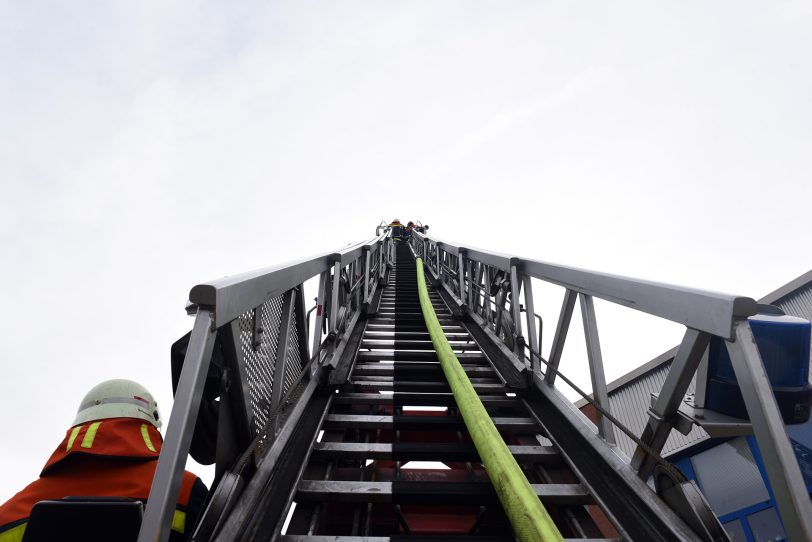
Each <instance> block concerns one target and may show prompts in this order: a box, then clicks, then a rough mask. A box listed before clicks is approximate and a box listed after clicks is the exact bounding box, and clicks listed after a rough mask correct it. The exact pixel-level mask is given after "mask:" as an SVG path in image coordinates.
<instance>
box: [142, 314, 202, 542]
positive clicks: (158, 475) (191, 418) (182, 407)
mask: <svg viewBox="0 0 812 542" xmlns="http://www.w3.org/2000/svg"><path fill="white" fill-rule="evenodd" d="M213 323H214V321H213V319H212V313H211V312H209V311H207V310H199V311H198V313H197V316H196V317H195V324H194V328H193V329H192V336H191V338H190V339H189V347H188V348H187V349H186V357H185V359H184V362H183V369H182V370H181V375H180V380H179V381H178V389H177V391H176V393H175V401H174V403H173V404H172V412H171V414H170V416H169V422H168V424H167V429H166V438H165V439H164V443H163V447H162V448H161V454H160V456H159V458H158V465H157V467H156V468H155V475H154V476H153V479H152V486H151V487H150V491H149V497H148V499H147V508H146V511H145V512H144V519H143V521H142V523H141V529H140V530H139V532H138V542H154V541H156V540H160V541H161V542H164V541H166V540H168V539H169V530H170V528H171V526H172V517H173V515H174V510H175V506H176V503H177V500H178V494H179V493H180V484H181V478H182V476H183V470H184V467H185V466H186V456H187V455H188V454H189V446H190V445H191V442H192V432H193V431H194V427H195V419H196V418H197V411H198V408H199V407H200V399H201V397H202V396H203V386H204V384H205V383H206V374H207V373H208V369H209V363H210V362H211V355H212V350H213V348H214V339H215V336H216V334H217V331H216V329H214V326H213Z"/></svg>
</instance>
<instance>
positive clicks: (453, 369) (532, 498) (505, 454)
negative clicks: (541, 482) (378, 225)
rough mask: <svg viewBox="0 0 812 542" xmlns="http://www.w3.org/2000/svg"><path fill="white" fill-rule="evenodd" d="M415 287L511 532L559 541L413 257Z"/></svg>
mask: <svg viewBox="0 0 812 542" xmlns="http://www.w3.org/2000/svg"><path fill="white" fill-rule="evenodd" d="M417 289H418V293H419V295H420V308H421V309H422V311H423V318H424V319H425V320H426V327H427V328H428V330H429V335H430V336H431V342H432V344H433V345H434V350H435V351H436V352H437V358H438V359H439V360H440V365H441V366H442V368H443V373H444V374H445V377H446V380H448V384H449V386H450V387H451V391H452V393H453V394H454V400H455V401H456V402H457V407H458V408H459V410H460V413H462V418H463V420H464V421H465V426H466V427H467V428H468V433H470V435H471V439H472V440H473V441H474V446H475V447H476V450H477V452H478V453H479V457H480V458H481V459H482V463H483V464H484V465H485V470H486V471H487V473H488V477H489V478H490V480H491V483H492V484H493V487H494V488H495V489H496V494H497V495H498V496H499V500H500V501H501V502H502V507H503V508H504V509H505V513H506V514H507V517H508V519H509V520H510V524H511V525H512V526H513V531H514V533H515V534H516V536H517V537H518V538H519V540H521V541H522V542H553V541H556V542H557V541H561V542H563V540H564V538H563V537H562V536H561V533H560V532H559V531H558V528H557V527H556V526H555V523H553V520H552V518H550V515H549V514H548V513H547V510H545V508H544V506H543V505H542V504H541V501H540V500H539V498H538V495H536V492H535V491H534V490H533V488H532V487H531V486H530V482H528V481H527V478H525V476H524V473H523V472H522V469H521V468H520V467H519V464H518V463H516V459H515V458H514V457H513V455H512V454H511V453H510V450H509V449H508V447H507V445H506V444H505V441H503V440H502V436H501V435H500V434H499V431H497V429H496V426H495V425H494V424H493V421H492V420H491V417H490V415H489V414H488V411H487V410H485V407H484V406H483V405H482V401H480V400H479V396H478V395H477V393H476V391H475V390H474V387H473V386H472V385H471V381H470V380H468V375H466V374H465V370H463V368H462V365H460V362H459V360H458V359H457V356H455V355H454V351H453V350H452V349H451V345H450V344H448V339H446V336H445V333H443V328H442V326H441V325H440V322H439V320H437V315H436V314H435V313H434V308H433V307H432V305H431V301H430V300H429V293H428V290H427V288H426V277H425V275H424V274H423V260H422V259H421V258H417Z"/></svg>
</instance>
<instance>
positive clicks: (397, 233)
mask: <svg viewBox="0 0 812 542" xmlns="http://www.w3.org/2000/svg"><path fill="white" fill-rule="evenodd" d="M389 229H390V230H392V239H393V240H394V241H395V242H398V241H400V240H401V238H402V237H403V224H401V223H400V220H398V219H397V218H396V219H395V220H393V221H392V223H391V224H389Z"/></svg>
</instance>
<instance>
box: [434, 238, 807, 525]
mask: <svg viewBox="0 0 812 542" xmlns="http://www.w3.org/2000/svg"><path fill="white" fill-rule="evenodd" d="M421 239H422V240H423V241H424V242H428V243H429V244H430V245H431V244H432V242H433V243H434V244H436V245H437V246H438V247H441V248H442V249H443V250H445V251H446V252H448V253H450V254H453V253H456V254H460V253H463V254H465V256H466V257H467V258H470V259H472V260H474V261H477V262H479V263H480V264H481V263H489V264H491V265H493V266H494V267H497V268H501V269H503V270H504V271H506V272H510V271H513V272H512V273H511V280H510V282H511V285H510V288H511V297H512V299H513V300H518V294H519V292H520V289H519V284H518V277H517V274H516V273H517V271H518V272H519V273H522V274H523V277H522V278H525V277H527V280H528V281H529V280H530V278H536V279H538V280H541V281H544V282H547V283H551V284H556V285H559V286H562V287H564V288H565V289H566V290H565V296H564V302H563V304H562V308H561V311H560V313H559V323H558V327H557V330H556V333H555V338H554V341H553V345H552V348H551V354H550V364H549V365H548V368H547V371H546V372H545V374H544V375H543V380H541V377H540V375H538V373H535V372H534V374H536V377H535V380H536V385H537V386H540V387H539V389H540V390H541V389H543V388H542V387H541V386H552V385H553V384H554V383H555V378H556V374H557V372H558V368H559V364H560V357H561V352H562V350H563V345H564V341H565V339H566V335H567V330H568V328H569V323H570V320H571V317H572V310H573V308H574V303H575V300H576V298H577V297H581V300H582V317H583V319H584V326H585V339H586V341H587V352H588V355H589V358H590V377H591V379H592V382H593V387H594V388H596V389H595V390H594V392H593V395H595V396H596V399H597V400H598V403H599V404H602V403H604V402H605V401H607V400H608V397H607V396H606V393H605V381H604V379H603V374H602V373H603V371H602V360H601V359H600V350H599V342H598V340H597V324H596V320H595V314H594V306H593V305H592V298H593V297H597V298H600V299H604V300H606V301H609V302H611V303H614V304H617V305H621V306H625V307H628V308H632V309H634V310H637V311H641V312H644V313H648V314H651V315H654V316H658V317H661V318H664V319H667V320H670V321H672V322H676V323H679V324H682V325H684V326H686V340H688V339H689V338H690V339H691V340H688V343H690V344H686V343H685V341H683V346H682V347H681V348H680V351H682V352H680V351H678V357H679V358H680V360H681V362H680V363H676V364H673V365H672V370H671V371H670V372H669V375H668V377H667V379H666V385H665V386H664V389H663V392H662V393H661V394H660V395H659V397H658V401H657V403H656V404H655V405H654V407H653V408H652V409H650V411H649V414H650V423H649V425H647V426H646V429H645V430H644V435H643V437H644V438H643V442H645V443H646V444H652V445H653V447H649V450H650V451H653V452H654V453H659V451H660V450H661V449H662V445H664V443H665V440H666V439H667V437H668V434H669V432H670V430H671V429H672V427H673V423H672V422H671V421H670V418H672V414H673V412H672V411H675V409H676V407H677V406H678V403H679V401H681V400H682V396H683V395H684V393H685V389H686V387H687V383H688V382H690V380H691V378H692V377H693V375H694V374H695V373H696V370H697V367H698V365H699V361H700V360H701V357H702V355H703V354H704V351H705V348H706V341H707V339H709V338H710V336H711V335H715V336H718V337H721V338H722V339H724V340H725V341H726V344H727V348H728V350H729V351H730V354H731V359H732V360H733V363H734V370H735V372H736V375H737V378H738V380H739V382H740V385H741V386H742V387H743V395H744V396H745V397H746V407H747V410H748V414H749V416H750V418H751V420H752V421H753V428H754V432H755V435H756V439H757V442H758V444H759V448H760V449H762V450H764V455H765V458H766V460H767V464H768V475H769V478H770V482H771V485H772V486H773V488H774V491H775V495H776V501H777V502H778V508H779V512H780V514H781V517H782V519H783V520H784V523H785V527H786V529H787V532H788V534H789V535H790V537H791V538H798V539H799V540H800V539H806V538H810V539H812V503H810V499H809V497H808V494H807V492H806V488H805V487H804V486H803V483H802V480H803V478H802V476H801V473H800V468H799V467H798V464H797V461H796V460H795V456H794V453H793V451H792V446H791V444H790V442H789V437H788V436H787V432H786V429H785V427H784V425H783V422H782V418H781V415H780V412H779V411H778V407H777V404H776V402H775V398H774V396H773V394H772V390H771V387H770V384H769V381H768V380H767V378H766V372H765V370H764V366H763V363H762V361H761V357H760V354H759V352H758V349H757V347H756V346H755V343H754V341H753V338H752V331H751V329H750V325H749V322H748V321H747V317H749V316H752V315H755V314H757V313H758V305H757V303H756V301H755V300H754V299H752V298H749V297H744V296H736V295H729V294H722V293H717V292H711V291H705V290H698V289H693V288H685V287H681V286H674V285H669V284H663V283H657V282H652V281H647V280H641V279H634V278H628V277H622V276H618V275H611V274H607V273H599V272H594V271H588V270H584V269H578V268H574V267H566V266H562V265H557V264H551V263H546V262H542V261H538V260H532V259H524V258H518V257H512V256H507V255H504V254H498V253H493V252H489V251H484V250H481V249H476V248H472V247H467V246H462V245H455V244H451V243H447V242H443V241H439V240H434V239H431V238H429V237H428V236H421ZM514 270H515V271H514ZM468 278H469V280H471V279H472V277H470V274H469V277H468ZM444 286H446V288H448V285H447V284H445V283H444ZM465 286H466V285H462V286H461V287H460V290H461V291H460V296H461V297H462V292H464V291H465V289H464V288H465ZM467 287H468V288H472V287H474V286H473V281H472V280H471V282H470V283H469V284H467ZM495 298H496V299H497V300H498V293H497V295H496V296H495ZM501 302H502V303H504V299H502V300H501ZM516 303H518V301H516ZM496 305H497V316H496V334H497V336H498V337H501V340H502V342H506V339H507V338H508V337H509V335H508V334H507V333H501V331H500V330H499V327H500V325H501V326H504V319H505V316H507V312H506V311H505V310H500V307H499V305H500V303H499V301H497V303H496ZM503 312H504V313H505V314H503ZM528 316H529V315H528ZM512 319H513V320H514V322H513V325H514V326H516V327H514V330H515V333H514V336H513V337H510V338H511V339H512V342H513V345H509V346H512V347H513V348H514V352H516V355H517V356H519V357H520V358H521V361H522V362H524V357H525V356H524V352H523V351H522V352H519V351H518V349H516V339H517V338H518V337H520V335H521V332H520V328H519V327H518V326H517V325H516V324H517V323H519V319H518V318H512ZM530 348H531V352H532V348H533V345H532V344H531V345H530ZM538 354H539V355H541V352H539V353H538ZM530 359H531V362H532V353H531V356H530ZM542 382H543V383H542ZM592 400H593V401H594V400H595V399H592ZM605 406H608V405H605ZM604 408H605V407H604ZM607 410H608V409H607ZM600 418H601V419H599V422H600V428H599V434H600V436H601V437H604V440H603V442H607V441H608V442H611V441H612V440H613V438H612V436H611V435H612V433H611V432H610V431H609V430H608V429H607V427H606V422H607V420H606V419H605V417H603V416H601V417H600ZM640 452H641V451H640V450H638V453H636V454H635V456H636V457H635V463H634V466H635V467H636V468H637V469H639V472H638V474H639V475H643V476H645V475H646V473H648V472H650V469H651V466H652V462H651V458H650V457H646V456H647V455H650V454H647V453H640Z"/></svg>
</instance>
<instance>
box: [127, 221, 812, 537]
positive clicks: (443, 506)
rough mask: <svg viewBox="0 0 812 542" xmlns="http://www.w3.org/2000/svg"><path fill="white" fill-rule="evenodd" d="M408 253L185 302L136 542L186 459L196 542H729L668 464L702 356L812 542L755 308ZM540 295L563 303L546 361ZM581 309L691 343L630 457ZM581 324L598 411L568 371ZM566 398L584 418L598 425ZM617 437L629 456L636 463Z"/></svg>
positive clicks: (214, 291) (175, 486) (522, 261)
mask: <svg viewBox="0 0 812 542" xmlns="http://www.w3.org/2000/svg"><path fill="white" fill-rule="evenodd" d="M399 233H400V232H398V231H393V229H391V228H388V227H385V226H383V225H382V226H380V227H379V228H378V230H377V231H376V237H374V238H373V239H370V240H368V241H364V242H361V243H358V244H356V245H352V246H349V247H346V248H343V249H341V250H338V251H336V252H331V253H325V254H320V255H316V256H313V257H309V258H305V259H302V260H299V261H296V262H292V263H288V264H284V265H280V266H276V267H271V268H266V269H261V270H258V271H253V272H249V273H244V274H240V275H234V276H230V277H226V278H223V279H219V280H216V281H212V282H208V283H203V284H199V285H197V286H195V287H194V288H192V290H191V292H190V295H189V304H188V306H187V311H188V312H189V313H190V314H192V315H194V317H195V322H194V326H193V329H192V331H191V333H190V334H189V335H188V336H187V337H185V338H184V339H183V340H182V341H179V342H178V343H177V344H176V345H175V346H174V347H173V356H175V355H177V361H178V363H176V364H175V365H176V366H175V367H173V369H174V370H175V373H176V382H175V388H176V389H175V402H174V406H173V409H172V413H171V417H170V420H169V423H168V427H167V431H166V438H165V441H164V446H163V449H162V451H161V455H160V459H159V462H158V467H157V470H156V474H155V478H154V482H153V486H152V491H151V493H150V495H149V499H148V502H147V507H146V512H145V515H144V519H143V522H142V524H141V527H140V534H139V537H138V540H139V542H154V541H156V540H166V539H167V537H168V533H169V529H170V524H171V520H172V513H173V509H174V503H175V502H176V499H177V494H178V491H179V484H180V476H181V474H182V472H183V469H184V465H185V463H186V459H187V456H188V455H189V454H190V452H191V455H192V457H195V458H198V459H199V458H206V459H205V460H204V462H207V463H214V464H215V478H214V482H213V484H212V487H211V491H210V494H209V500H208V503H207V505H206V508H205V510H204V512H203V513H202V515H201V518H200V519H199V521H198V522H197V525H196V526H195V528H194V534H193V537H192V539H193V540H195V541H201V542H202V541H216V542H227V541H237V540H257V541H265V540H278V541H282V542H327V541H333V542H362V541H364V542H387V541H392V542H406V541H409V540H418V541H422V542H433V541H440V540H457V541H465V542H496V541H511V540H516V539H520V540H523V541H527V540H567V541H570V540H573V541H574V540H582V541H584V540H590V541H599V540H600V541H608V540H634V541H661V540H662V541H688V540H691V541H694V540H702V541H716V540H727V535H726V534H725V532H724V530H723V529H722V527H721V525H720V524H719V522H718V520H717V519H716V517H715V516H714V515H713V513H712V512H711V510H710V508H709V507H708V505H707V503H706V501H705V499H704V498H703V496H702V494H701V492H700V491H699V490H698V488H697V486H696V485H695V484H694V483H692V482H690V481H688V480H687V479H686V478H685V477H684V476H683V475H682V474H681V473H680V472H679V471H678V470H677V469H676V468H675V467H674V466H673V465H671V464H670V463H669V462H668V461H667V460H665V459H663V458H662V457H661V455H660V452H661V451H662V448H663V445H664V443H665V440H666V438H667V437H668V434H669V432H670V431H671V430H672V429H674V428H677V429H681V428H680V425H681V424H680V417H679V415H678V408H679V405H680V403H681V401H682V398H683V396H684V394H685V392H686V390H687V388H688V385H689V383H690V381H691V379H692V377H693V376H694V374H695V373H696V371H697V368H698V366H699V364H700V362H701V358H702V356H703V353H704V352H705V350H706V349H707V346H708V343H709V341H710V340H711V339H712V338H713V337H718V338H720V339H721V340H723V341H725V344H726V346H727V348H728V350H729V352H730V357H731V359H732V360H733V364H734V368H735V370H736V375H737V377H738V379H739V382H740V383H742V389H743V390H744V391H745V401H746V403H747V405H746V406H747V410H748V413H749V414H750V417H751V420H752V424H753V430H754V433H755V435H756V438H757V440H758V442H759V446H760V448H761V450H762V453H763V454H764V457H765V463H766V464H767V470H768V474H769V477H770V481H771V484H772V487H773V491H774V492H775V495H776V500H777V502H778V505H779V510H780V513H781V517H782V520H783V522H784V525H785V528H786V531H787V533H788V534H789V535H790V540H810V539H812V507H810V503H809V497H808V495H807V493H806V488H805V487H804V486H803V485H802V483H801V482H800V481H801V480H802V476H801V474H800V470H799V468H798V465H797V463H796V462H795V461H794V456H793V452H792V448H791V446H790V443H789V441H788V439H787V437H786V432H785V431H784V429H783V425H782V423H781V418H780V413H779V412H778V409H777V406H776V403H775V399H774V397H773V395H772V393H771V391H770V386H769V382H768V381H767V378H766V376H765V374H764V371H763V367H762V365H761V359H760V357H759V352H758V350H757V349H756V348H755V346H754V343H753V341H752V334H751V330H750V327H749V324H748V320H747V318H748V317H749V316H752V315H754V314H756V313H758V312H759V310H760V308H759V306H758V304H757V303H756V302H755V301H754V300H753V299H751V298H748V297H741V296H733V295H726V294H718V293H713V292H706V291H700V290H693V289H688V288H682V287H677V286H671V285H665V284H659V283H654V282H648V281H643V280H637V279H630V278H625V277H619V276H614V275H608V274H604V273H597V272H591V271H585V270H581V269H576V268H569V267H565V266H561V265H555V264H550V263H545V262H542V261H538V260H533V259H527V258H520V257H515V256H508V255H504V254H499V253H495V252H490V251H486V250H481V249H477V248H473V247H469V246H467V245H461V244H455V243H450V242H444V241H441V240H438V239H436V238H433V237H430V236H429V235H428V233H420V232H417V231H414V232H412V234H411V236H409V237H406V238H404V237H401V236H400V234H399ZM533 281H536V282H539V281H541V282H546V283H549V284H553V285H557V286H560V287H562V288H563V301H562V305H561V308H560V311H559V318H558V321H557V324H556V329H555V334H554V339H553V342H552V344H551V346H550V348H549V355H547V356H546V357H545V356H543V355H542V344H541V319H540V317H539V316H538V315H537V314H536V310H535V308H534V297H533ZM311 284H312V285H313V286H314V287H315V289H316V291H317V297H316V299H315V306H313V307H312V308H310V309H308V306H307V305H308V303H307V299H306V295H305V287H306V285H307V286H308V287H310V286H309V285H311ZM594 298H600V299H603V300H606V301H609V302H611V303H615V304H618V305H621V306H625V307H629V308H631V309H635V310H638V311H642V312H645V313H648V314H652V315H655V316H658V317H660V318H664V319H667V320H670V321H673V322H677V323H679V324H682V325H684V326H685V327H686V331H685V335H684V338H683V340H682V343H681V345H680V347H679V349H678V352H677V354H676V357H675V359H674V362H673V363H672V366H671V370H670V373H669V375H668V377H667V378H666V382H665V384H664V386H663V389H662V390H661V392H660V394H659V395H658V396H657V398H656V400H655V401H653V402H652V407H651V409H650V411H649V422H648V424H647V426H646V428H645V430H644V431H643V433H642V434H640V435H635V434H633V433H631V432H629V430H628V429H626V428H625V427H623V426H622V424H620V423H619V422H618V420H617V419H616V418H615V417H614V416H613V415H612V413H611V411H610V409H609V402H608V395H607V389H606V382H605V377H604V369H603V362H602V357H601V349H600V340H599V336H598V332H597V322H596V318H595V311H594ZM576 303H579V304H580V309H581V310H580V312H581V316H582V319H583V326H584V336H585V339H586V348H587V354H588V362H589V363H588V365H589V370H590V377H591V383H592V393H591V394H589V395H587V394H586V393H584V392H582V391H581V390H580V389H579V388H578V387H577V386H576V385H575V384H574V383H573V382H572V381H571V380H570V379H568V378H567V377H566V375H565V373H564V372H562V371H561V370H560V362H561V357H562V351H563V348H564V343H565V340H566V338H567V333H568V330H569V327H570V322H571V319H572V315H573V312H574V308H575V304H576ZM760 368H761V369H760ZM561 381H564V382H566V383H567V384H569V385H571V386H572V387H573V388H574V389H576V391H579V392H580V393H582V394H583V395H584V396H585V397H586V398H587V400H588V401H589V402H590V403H591V404H592V405H593V406H594V407H595V409H596V411H597V413H598V415H597V420H596V422H595V423H593V421H590V420H589V419H587V418H586V417H585V416H584V415H583V414H582V413H581V412H580V411H579V410H578V409H577V408H576V407H575V406H574V405H573V404H572V403H571V401H570V400H568V399H567V398H566V397H565V396H564V395H563V394H562V393H561V391H560V390H559V389H558V388H556V384H557V383H559V382H561ZM477 405H478V406H477ZM476 409H479V410H476ZM683 425H684V424H683ZM486 426H487V427H486ZM483 427H485V429H483ZM617 431H624V432H626V433H627V434H628V435H629V436H630V437H631V438H632V439H633V440H634V441H635V442H636V443H637V451H636V453H635V454H634V457H632V458H628V457H625V456H624V455H623V454H622V453H621V452H619V450H618V448H617V447H616V446H615V444H614V443H615V434H616V432H617ZM483 435H484V436H483ZM414 467H420V468H414ZM506 480H507V481H506ZM528 492H529V493H528ZM528 494H529V495H530V497H528ZM534 529H537V530H534Z"/></svg>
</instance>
